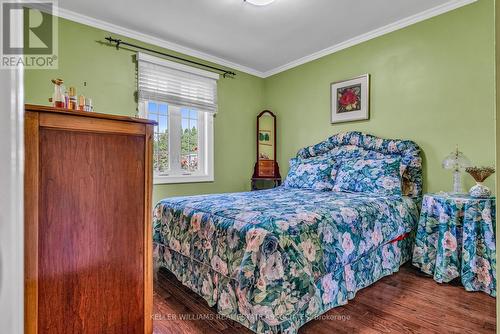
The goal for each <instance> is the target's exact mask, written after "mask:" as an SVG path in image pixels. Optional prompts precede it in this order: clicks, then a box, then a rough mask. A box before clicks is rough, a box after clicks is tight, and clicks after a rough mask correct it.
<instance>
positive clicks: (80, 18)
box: [56, 0, 477, 78]
mask: <svg viewBox="0 0 500 334" xmlns="http://www.w3.org/2000/svg"><path fill="white" fill-rule="evenodd" d="M476 1H477V0H450V1H448V2H446V3H444V4H442V5H439V6H436V7H433V8H430V9H428V10H425V11H423V12H420V13H418V14H415V15H412V16H409V17H406V18H404V19H401V20H399V21H396V22H393V23H390V24H388V25H386V26H383V27H380V28H377V29H374V30H372V31H369V32H367V33H364V34H361V35H359V36H356V37H353V38H351V39H349V40H347V41H344V42H341V43H338V44H335V45H332V46H330V47H328V48H326V49H323V50H321V51H318V52H315V53H313V54H310V55H308V56H305V57H302V58H299V59H297V60H294V61H291V62H289V63H287V64H284V65H282V66H278V67H276V68H274V69H271V70H269V71H259V70H256V69H254V68H251V67H248V66H245V65H241V64H237V63H234V62H232V61H229V60H226V59H223V58H220V57H217V56H213V55H211V54H208V53H205V52H202V51H198V50H195V49H192V48H188V47H185V46H182V45H180V44H177V43H173V42H170V41H167V40H165V39H162V38H159V37H155V36H151V35H148V34H144V33H141V32H138V31H135V30H132V29H128V28H125V27H122V26H118V25H115V24H112V23H108V22H105V21H102V20H99V19H95V18H92V17H89V16H86V15H82V14H79V13H76V12H73V11H70V10H67V9H64V8H61V7H59V8H58V10H57V14H56V15H57V16H59V17H62V18H64V19H68V20H71V21H75V22H78V23H82V24H85V25H88V26H91V27H94V28H98V29H102V30H105V31H108V32H110V33H115V34H118V35H121V36H124V37H128V38H132V39H136V40H139V41H141V42H145V43H149V44H152V45H155V46H159V47H162V48H165V49H168V50H172V51H175V52H179V53H182V54H185V55H188V56H192V57H196V58H198V59H201V60H205V61H209V62H211V63H214V64H217V65H221V66H225V67H228V68H230V69H234V70H237V71H241V72H245V73H248V74H251V75H254V76H257V77H260V78H267V77H270V76H273V75H275V74H278V73H280V72H284V71H286V70H289V69H291V68H294V67H297V66H299V65H302V64H305V63H308V62H310V61H313V60H316V59H319V58H321V57H324V56H327V55H330V54H332V53H335V52H338V51H341V50H344V49H347V48H349V47H351V46H355V45H357V44H360V43H363V42H366V41H369V40H371V39H374V38H377V37H380V36H382V35H385V34H388V33H390V32H393V31H396V30H399V29H403V28H406V27H408V26H410V25H412V24H415V23H418V22H421V21H424V20H427V19H430V18H432V17H435V16H438V15H441V14H444V13H447V12H449V11H452V10H454V9H457V8H460V7H463V6H466V5H469V4H471V3H474V2H476Z"/></svg>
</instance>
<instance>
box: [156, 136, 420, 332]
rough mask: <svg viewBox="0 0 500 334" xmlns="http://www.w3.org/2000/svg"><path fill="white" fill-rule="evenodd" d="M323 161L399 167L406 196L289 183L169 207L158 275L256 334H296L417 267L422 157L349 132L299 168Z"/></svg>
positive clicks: (159, 242) (162, 208)
mask: <svg viewBox="0 0 500 334" xmlns="http://www.w3.org/2000/svg"><path fill="white" fill-rule="evenodd" d="M324 157H328V159H333V160H331V161H336V162H339V161H348V162H350V161H358V165H359V164H365V162H366V161H373V159H397V161H398V163H399V164H400V165H398V168H399V166H401V168H400V172H401V180H402V185H401V186H400V188H401V192H399V193H398V194H392V193H388V194H385V193H383V194H374V193H369V192H362V191H361V192H360V191H338V189H337V191H334V190H335V189H332V190H329V191H324V189H322V190H317V189H309V188H304V187H292V186H289V185H288V186H287V182H285V185H284V186H281V187H278V188H275V189H271V190H264V191H255V192H243V193H232V194H218V195H201V196H190V197H176V198H167V199H164V200H161V201H160V202H159V203H158V204H157V205H156V207H155V212H154V222H153V224H154V226H153V228H154V237H153V238H154V244H155V249H154V254H155V261H156V263H157V266H159V267H164V268H166V269H168V270H169V271H171V272H172V273H173V274H174V275H175V276H176V277H177V278H178V279H179V280H180V281H181V282H182V283H183V284H184V285H186V286H188V287H189V288H190V289H192V290H193V291H194V292H196V293H197V294H199V295H200V296H202V297H203V298H204V299H205V300H206V301H207V303H208V304H209V305H210V306H214V307H216V308H217V311H218V313H220V314H221V315H223V316H226V317H228V318H230V319H232V320H235V321H237V322H239V323H241V324H242V325H244V326H246V327H247V328H249V329H251V330H253V331H255V332H257V333H296V332H297V331H298V329H299V327H300V326H302V325H303V324H304V323H306V322H308V321H310V320H312V319H315V318H317V317H318V316H320V315H322V314H323V313H325V312H326V311H328V310H330V309H331V308H334V307H336V306H339V305H344V304H346V303H347V302H348V300H350V299H352V298H354V296H355V294H356V292H357V291H359V290H360V289H362V288H364V287H366V286H369V285H370V284H373V283H374V282H375V281H377V280H379V279H380V278H382V277H384V276H387V275H390V274H392V273H394V272H396V271H398V269H399V267H400V266H401V265H402V264H403V263H404V262H406V261H408V260H409V259H410V254H411V248H412V244H413V238H412V235H413V231H414V230H415V228H416V225H417V221H418V211H419V200H420V197H421V192H422V175H421V173H422V172H421V170H422V169H421V158H420V149H419V148H418V146H417V145H416V144H415V143H413V142H411V141H404V140H388V139H381V138H377V137H374V136H371V135H367V134H363V133H360V132H347V133H341V134H337V135H334V136H332V137H330V138H328V139H327V140H325V141H323V142H321V143H319V144H317V145H313V146H310V147H306V148H304V149H301V150H300V151H299V152H298V153H297V156H296V158H295V161H299V162H301V161H306V160H307V159H322V158H324ZM328 161H330V160H328ZM335 168H337V167H334V168H332V170H334V169H335ZM291 170H292V168H291ZM337 170H338V171H337V173H338V174H337V178H340V176H339V175H340V174H339V173H340V169H337ZM329 173H331V172H330V171H329ZM332 175H333V174H332ZM292 178H293V177H292V176H291V175H290V174H289V177H288V179H292ZM375 182H377V181H376V180H373V183H375ZM351 186H354V187H356V185H351Z"/></svg>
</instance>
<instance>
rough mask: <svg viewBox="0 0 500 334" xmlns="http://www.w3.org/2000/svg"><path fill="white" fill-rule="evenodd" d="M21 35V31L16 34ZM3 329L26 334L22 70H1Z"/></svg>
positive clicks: (0, 277)
mask: <svg viewBox="0 0 500 334" xmlns="http://www.w3.org/2000/svg"><path fill="white" fill-rule="evenodd" d="M17 34H22V31H20V32H17ZM0 108H1V109H0V110H2V111H1V112H0V156H1V159H0V189H2V191H1V192H0V273H1V274H0V328H1V331H2V332H4V333H13V334H22V333H24V218H23V217H24V212H23V204H24V196H23V194H24V181H23V176H24V84H23V68H22V66H19V67H18V68H16V69H3V70H0Z"/></svg>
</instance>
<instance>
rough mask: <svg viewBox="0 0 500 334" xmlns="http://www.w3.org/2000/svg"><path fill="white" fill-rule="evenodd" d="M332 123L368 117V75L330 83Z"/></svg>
mask: <svg viewBox="0 0 500 334" xmlns="http://www.w3.org/2000/svg"><path fill="white" fill-rule="evenodd" d="M330 88H331V100H332V110H331V113H332V123H342V122H351V121H359V120H364V119H369V118H370V75H369V74H365V75H362V76H359V77H357V78H353V79H348V80H342V81H338V82H334V83H332V84H331V87H330Z"/></svg>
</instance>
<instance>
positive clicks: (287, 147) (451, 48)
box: [264, 0, 495, 191]
mask: <svg viewBox="0 0 500 334" xmlns="http://www.w3.org/2000/svg"><path fill="white" fill-rule="evenodd" d="M493 6H494V2H493V1H490V0H479V1H478V2H476V3H473V4H471V5H468V6H465V7H462V8H460V9H457V10H454V11H452V12H449V13H446V14H444V15H440V16H437V17H435V18H432V19H429V20H426V21H423V22H420V23H417V24H415V25H412V26H410V27H407V28H405V29H402V30H398V31H395V32H392V33H390V34H387V35H384V36H381V37H378V38H376V39H373V40H370V41H367V42H365V43H362V44H359V45H356V46H354V47H351V48H348V49H345V50H343V51H340V52H337V53H335V54H332V55H329V56H325V57H323V58H320V59H318V60H315V61H312V62H309V63H306V64H304V65H301V66H298V67H296V68H293V69H290V70H288V71H285V72H282V73H279V74H277V75H274V76H272V77H270V78H267V79H266V80H265V88H264V92H265V102H266V105H265V106H266V108H268V109H270V110H272V111H273V112H275V113H276V114H277V117H278V159H279V163H280V168H281V170H282V173H283V174H284V175H286V171H287V169H288V160H289V159H290V158H291V157H293V156H294V155H295V154H296V152H297V150H298V149H299V148H301V147H304V146H307V145H310V144H314V143H317V142H320V141H322V140H324V139H325V138H327V137H328V136H330V135H332V134H334V133H337V132H341V131H350V130H359V131H365V132H368V133H372V134H374V135H377V136H381V137H385V138H404V139H411V140H414V141H416V142H417V143H418V144H419V145H420V147H421V148H422V150H423V152H424V182H425V190H426V191H440V190H451V187H452V175H451V173H450V172H449V171H446V170H443V169H442V168H441V161H442V160H443V158H444V157H445V156H446V155H447V154H448V153H449V152H451V151H452V150H453V149H454V148H455V145H456V144H459V146H460V149H461V150H462V151H463V152H464V153H465V155H466V156H468V157H469V158H470V159H471V160H472V161H473V163H475V164H478V165H494V164H495V144H494V142H495V120H494V115H495V98H494V96H495V91H494V89H495V50H494V29H495V23H494V22H495V21H494V7H493ZM364 73H370V74H371V116H370V120H369V121H359V122H352V123H344V124H335V125H331V124H330V83H331V82H334V81H338V80H342V79H347V78H351V77H355V76H358V75H360V74H364ZM464 180H465V186H466V189H469V187H470V186H472V185H473V184H474V181H473V179H472V178H471V177H470V176H469V175H466V176H465V177H464ZM494 180H495V178H494V177H491V178H490V179H489V180H488V181H487V185H488V186H490V187H491V188H492V189H493V188H494Z"/></svg>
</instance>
